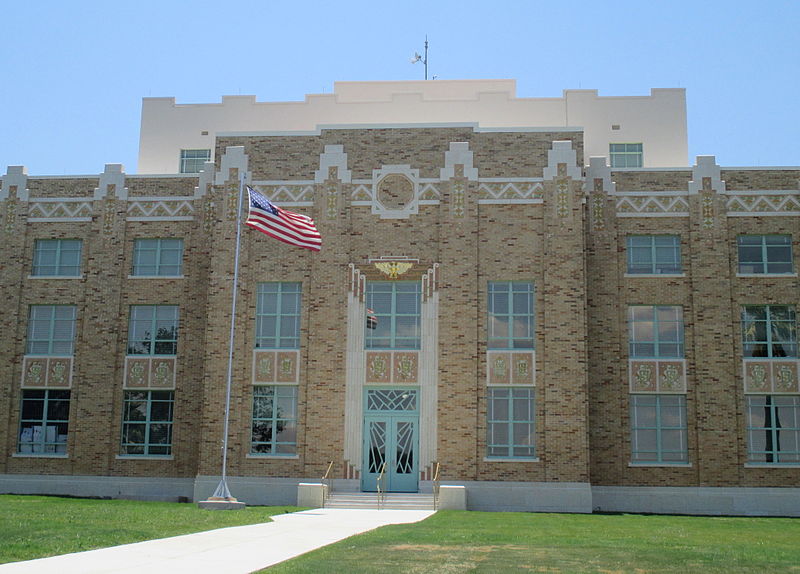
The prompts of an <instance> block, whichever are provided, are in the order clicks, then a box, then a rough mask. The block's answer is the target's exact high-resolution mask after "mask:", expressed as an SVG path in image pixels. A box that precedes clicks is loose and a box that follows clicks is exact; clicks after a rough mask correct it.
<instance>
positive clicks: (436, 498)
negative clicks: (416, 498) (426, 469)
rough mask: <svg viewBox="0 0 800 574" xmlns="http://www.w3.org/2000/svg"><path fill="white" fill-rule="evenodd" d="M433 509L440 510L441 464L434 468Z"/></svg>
mask: <svg viewBox="0 0 800 574" xmlns="http://www.w3.org/2000/svg"><path fill="white" fill-rule="evenodd" d="M433 468H434V471H433V509H434V510H438V509H439V468H440V466H439V463H438V462H437V463H436V465H435V466H434V467H433Z"/></svg>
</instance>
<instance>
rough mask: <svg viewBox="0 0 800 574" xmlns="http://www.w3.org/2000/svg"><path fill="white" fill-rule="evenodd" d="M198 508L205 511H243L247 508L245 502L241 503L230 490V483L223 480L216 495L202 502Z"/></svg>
mask: <svg viewBox="0 0 800 574" xmlns="http://www.w3.org/2000/svg"><path fill="white" fill-rule="evenodd" d="M197 506H198V507H200V508H203V509H205V510H242V509H243V508H244V507H245V506H247V505H246V504H245V503H244V502H239V501H238V500H237V499H236V498H235V497H234V496H233V495H232V494H231V491H230V489H228V483H227V481H226V480H225V479H224V478H223V479H222V480H220V481H219V484H218V485H217V489H216V490H215V491H214V494H212V495H211V496H209V497H208V498H207V499H206V500H201V501H199V502H198V503H197Z"/></svg>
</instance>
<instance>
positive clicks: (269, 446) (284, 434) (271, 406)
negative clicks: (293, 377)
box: [250, 385, 297, 455]
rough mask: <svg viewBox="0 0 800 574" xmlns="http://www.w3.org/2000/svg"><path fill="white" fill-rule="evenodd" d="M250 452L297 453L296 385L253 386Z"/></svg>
mask: <svg viewBox="0 0 800 574" xmlns="http://www.w3.org/2000/svg"><path fill="white" fill-rule="evenodd" d="M250 452H251V453H252V454H274V455H293V454H297V387H296V386H293V385H291V386H290V385H257V386H255V387H253V427H252V434H251V443H250Z"/></svg>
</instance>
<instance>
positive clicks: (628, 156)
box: [608, 143, 644, 167]
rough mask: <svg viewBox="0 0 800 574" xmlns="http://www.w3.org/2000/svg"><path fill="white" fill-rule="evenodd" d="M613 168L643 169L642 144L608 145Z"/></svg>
mask: <svg viewBox="0 0 800 574" xmlns="http://www.w3.org/2000/svg"><path fill="white" fill-rule="evenodd" d="M608 155H609V159H610V160H611V167H642V165H644V163H643V159H642V156H643V149H642V144H641V143H612V144H608Z"/></svg>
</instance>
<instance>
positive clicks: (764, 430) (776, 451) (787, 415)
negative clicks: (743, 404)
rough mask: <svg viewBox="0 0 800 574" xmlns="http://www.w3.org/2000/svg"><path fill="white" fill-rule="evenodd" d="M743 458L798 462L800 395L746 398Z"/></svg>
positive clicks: (799, 456) (757, 460)
mask: <svg viewBox="0 0 800 574" xmlns="http://www.w3.org/2000/svg"><path fill="white" fill-rule="evenodd" d="M747 458H748V460H749V461H750V462H767V463H770V462H771V463H794V464H797V463H800V396H796V395H794V396H788V395H786V396H784V395H750V396H748V397H747Z"/></svg>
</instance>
